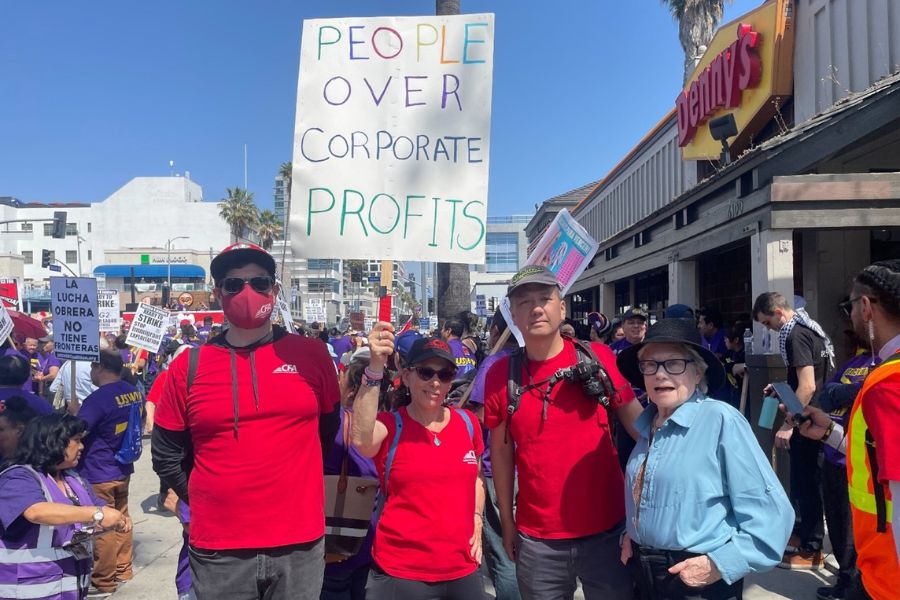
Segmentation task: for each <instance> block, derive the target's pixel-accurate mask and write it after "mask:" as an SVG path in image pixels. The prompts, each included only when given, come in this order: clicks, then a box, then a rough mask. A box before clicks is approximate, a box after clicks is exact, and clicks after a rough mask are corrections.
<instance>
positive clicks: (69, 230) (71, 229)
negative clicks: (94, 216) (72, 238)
mask: <svg viewBox="0 0 900 600" xmlns="http://www.w3.org/2000/svg"><path fill="white" fill-rule="evenodd" d="M66 235H78V223H66Z"/></svg>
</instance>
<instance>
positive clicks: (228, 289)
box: [220, 275, 275, 294]
mask: <svg viewBox="0 0 900 600" xmlns="http://www.w3.org/2000/svg"><path fill="white" fill-rule="evenodd" d="M247 283H249V284H250V287H251V288H253V290H254V291H256V292H259V293H261V294H265V293H267V292H270V291H272V284H273V283H275V282H274V281H272V278H271V277H269V276H266V275H262V276H259V277H251V278H250V279H244V278H242V277H226V278H225V279H223V280H222V285H221V286H220V287H221V288H222V291H223V292H224V293H226V294H237V293H240V291H241V290H242V289H244V285H245V284H247Z"/></svg>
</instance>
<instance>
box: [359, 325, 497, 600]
mask: <svg viewBox="0 0 900 600" xmlns="http://www.w3.org/2000/svg"><path fill="white" fill-rule="evenodd" d="M369 347H370V349H371V359H370V362H369V367H368V368H367V369H366V370H365V373H364V375H363V379H362V385H360V388H359V392H358V393H357V396H356V400H355V402H354V405H353V413H354V418H353V426H352V430H351V434H352V440H353V444H354V446H356V448H357V449H358V450H359V452H360V453H361V454H363V455H364V456H369V457H372V458H373V459H374V461H375V466H376V468H377V469H378V474H379V477H380V478H381V481H382V490H385V494H386V500H384V501H383V502H382V504H381V505H380V510H381V511H382V512H381V515H380V518H379V520H378V525H377V528H376V530H375V543H374V546H373V549H372V558H373V560H374V563H373V565H372V569H371V572H370V573H369V580H368V584H367V585H366V597H367V598H369V599H370V600H381V599H387V598H404V599H409V600H416V599H417V598H442V599H445V600H456V599H459V600H471V599H476V600H477V599H479V598H484V597H485V595H484V584H483V582H482V580H481V576H480V574H479V571H478V566H479V565H480V564H481V529H482V521H483V510H484V482H483V480H482V479H481V459H480V457H481V454H482V452H483V451H484V442H483V440H482V436H481V428H480V427H474V426H473V425H477V421H476V418H475V416H474V415H473V414H472V413H470V412H469V411H466V410H453V409H449V408H446V407H445V406H444V401H445V400H446V398H447V393H448V392H449V391H450V384H451V382H452V381H453V378H454V376H455V375H456V360H455V359H454V357H453V354H452V353H451V351H450V348H449V346H448V345H447V343H446V342H444V341H443V340H440V339H437V338H422V339H419V340H416V341H415V343H413V345H412V347H411V348H410V350H409V352H408V353H407V356H406V361H405V363H404V368H403V369H402V370H401V372H400V377H401V380H402V382H403V384H404V385H405V386H406V387H407V388H408V389H409V403H408V404H407V405H405V406H402V407H400V408H398V409H397V410H396V411H394V412H391V413H380V414H379V413H377V407H378V392H379V389H380V383H381V379H382V378H383V377H384V369H385V364H386V363H387V360H388V357H390V356H391V354H392V353H393V352H394V329H393V327H392V326H391V325H390V324H389V323H383V322H379V323H378V324H377V325H375V327H374V328H373V330H372V332H371V334H370V335H369Z"/></svg>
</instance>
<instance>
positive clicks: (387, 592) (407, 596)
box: [366, 563, 487, 600]
mask: <svg viewBox="0 0 900 600" xmlns="http://www.w3.org/2000/svg"><path fill="white" fill-rule="evenodd" d="M366 600H487V596H486V595H485V593H484V582H483V581H482V580H481V572H480V571H478V570H476V571H475V572H474V573H472V574H471V575H466V576H465V577H460V578H459V579H451V580H450V581H438V582H434V583H428V582H426V581H413V580H412V579H401V578H400V577H393V576H391V575H388V574H387V573H385V572H384V571H382V570H381V569H380V568H378V566H377V565H375V564H374V563H373V564H372V569H371V570H370V571H369V582H368V583H367V584H366Z"/></svg>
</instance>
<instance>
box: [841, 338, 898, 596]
mask: <svg viewBox="0 0 900 600" xmlns="http://www.w3.org/2000/svg"><path fill="white" fill-rule="evenodd" d="M892 376H900V353H897V354H894V356H892V357H891V358H889V359H888V360H886V361H884V362H883V363H881V365H879V366H878V367H876V368H875V369H873V370H872V371H870V372H869V375H868V376H867V377H866V380H865V382H864V383H863V386H862V389H861V390H860V391H859V394H858V395H857V396H856V401H855V402H854V403H853V409H852V410H851V412H850V419H849V422H848V427H847V483H848V492H849V496H850V511H851V513H852V514H853V538H854V542H855V544H856V552H857V559H856V564H857V566H858V567H859V570H860V572H861V573H862V577H863V585H864V586H865V588H866V592H868V594H869V595H870V596H871V597H872V598H873V600H882V599H888V598H896V597H897V588H896V586H897V582H898V581H900V562H898V558H897V550H896V546H895V545H894V535H893V532H892V530H891V522H892V518H893V502H892V499H891V491H890V489H889V488H888V486H887V485H885V484H883V483H879V482H878V460H877V455H876V452H875V440H874V439H873V438H872V434H871V432H870V431H869V427H868V425H867V424H866V420H865V416H864V415H863V410H862V406H863V400H864V398H865V396H866V394H867V393H869V391H870V390H871V389H872V388H873V387H875V386H876V385H878V384H879V383H881V382H883V381H885V380H887V379H888V378H889V377H892Z"/></svg>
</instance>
